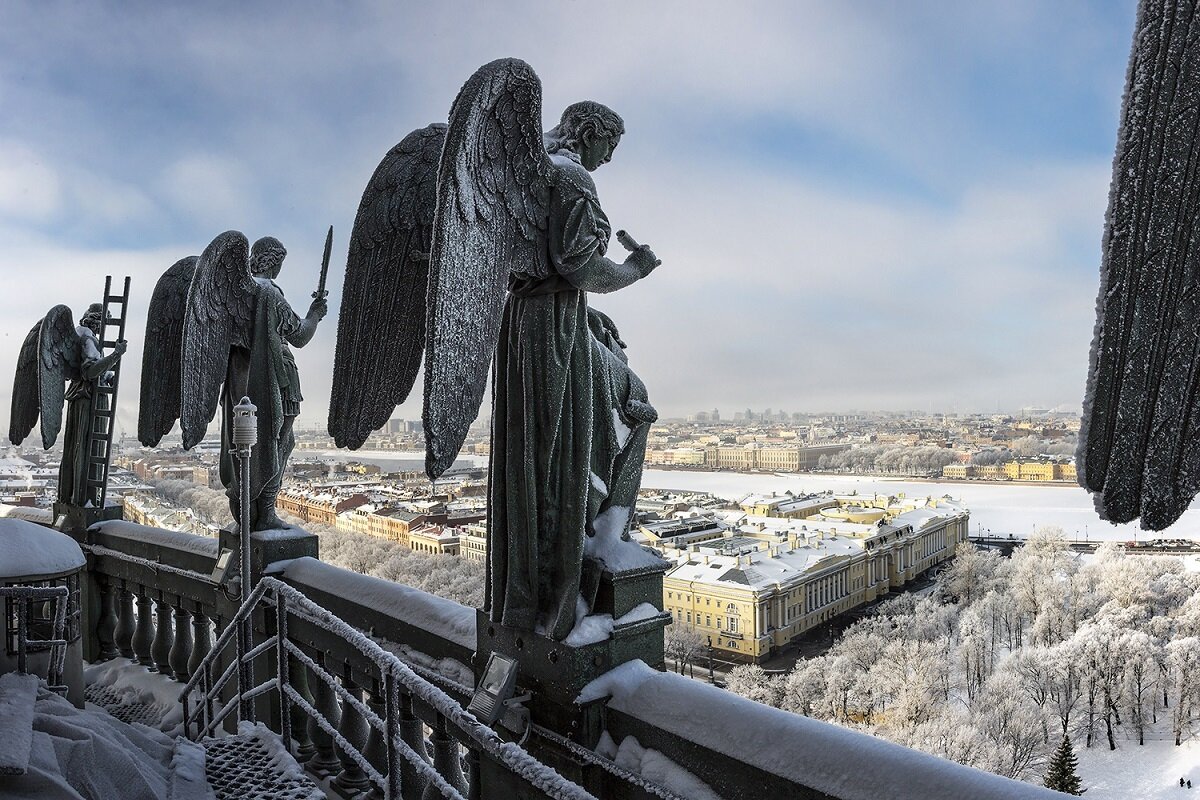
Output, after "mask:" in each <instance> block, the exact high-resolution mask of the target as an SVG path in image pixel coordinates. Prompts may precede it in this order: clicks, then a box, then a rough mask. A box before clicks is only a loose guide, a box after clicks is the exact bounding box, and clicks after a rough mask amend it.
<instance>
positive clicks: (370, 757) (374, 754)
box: [363, 681, 388, 800]
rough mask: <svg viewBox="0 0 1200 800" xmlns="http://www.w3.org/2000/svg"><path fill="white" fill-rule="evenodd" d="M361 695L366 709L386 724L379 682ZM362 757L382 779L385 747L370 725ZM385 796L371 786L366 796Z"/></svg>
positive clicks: (377, 799) (385, 765)
mask: <svg viewBox="0 0 1200 800" xmlns="http://www.w3.org/2000/svg"><path fill="white" fill-rule="evenodd" d="M363 694H364V695H365V697H366V701H367V708H369V709H371V710H372V711H373V712H375V715H376V716H378V717H379V718H380V719H382V720H384V723H385V725H386V723H387V710H386V709H385V708H384V702H383V696H382V695H383V690H382V689H381V688H380V683H379V681H372V682H371V688H369V689H364V690H363ZM363 755H364V756H365V757H366V759H367V762H368V763H369V764H370V765H371V766H372V767H374V768H375V769H377V770H379V774H380V775H383V776H384V777H386V776H387V774H388V758H387V745H386V744H385V739H384V735H383V733H381V732H380V730H379V729H378V728H376V727H375V726H374V725H371V724H370V723H368V724H367V744H366V746H365V747H364V748H363ZM386 796H387V795H386V794H384V793H383V792H382V791H380V789H379V787H378V786H376V785H374V784H372V785H371V792H370V794H368V795H367V797H368V799H369V800H384V798H385V797H386Z"/></svg>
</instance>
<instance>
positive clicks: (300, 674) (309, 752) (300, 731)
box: [287, 653, 317, 762]
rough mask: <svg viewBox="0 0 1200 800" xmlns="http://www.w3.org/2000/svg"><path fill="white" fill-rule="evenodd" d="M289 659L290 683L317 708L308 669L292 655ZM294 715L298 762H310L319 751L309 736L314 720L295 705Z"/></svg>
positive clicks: (293, 736)
mask: <svg viewBox="0 0 1200 800" xmlns="http://www.w3.org/2000/svg"><path fill="white" fill-rule="evenodd" d="M287 657H288V683H290V684H291V685H292V688H293V689H295V690H296V693H297V694H299V695H300V696H301V697H303V698H304V699H305V701H307V702H308V703H309V705H312V706H313V707H314V708H315V707H316V701H315V700H314V699H313V696H312V692H310V691H309V690H308V667H306V666H304V664H302V663H300V659H298V658H296V657H295V656H294V655H292V654H291V653H288V654H287ZM291 714H292V738H293V739H295V740H296V760H297V761H300V762H305V761H308V760H309V759H310V758H312V757H313V754H314V753H315V752H316V751H317V747H316V745H315V744H313V740H312V737H311V736H310V735H309V726H311V725H312V724H313V723H312V720H311V719H310V718H309V716H308V714H307V713H305V711H304V709H302V708H300V707H299V706H298V705H295V704H293V705H292V709H291Z"/></svg>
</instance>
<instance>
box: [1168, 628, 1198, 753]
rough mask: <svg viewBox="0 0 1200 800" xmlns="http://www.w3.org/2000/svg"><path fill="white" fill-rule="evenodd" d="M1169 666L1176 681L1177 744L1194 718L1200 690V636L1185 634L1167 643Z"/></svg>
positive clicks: (1174, 729)
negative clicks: (1197, 695)
mask: <svg viewBox="0 0 1200 800" xmlns="http://www.w3.org/2000/svg"><path fill="white" fill-rule="evenodd" d="M1166 650H1167V667H1168V669H1169V671H1170V674H1171V675H1172V676H1173V678H1174V681H1175V692H1174V694H1175V711H1174V714H1173V715H1172V722H1173V725H1172V732H1173V733H1174V734H1175V744H1176V745H1179V744H1181V743H1182V740H1183V729H1184V727H1185V726H1186V725H1187V724H1188V722H1190V721H1191V720H1192V717H1193V714H1194V711H1195V703H1196V694H1197V692H1198V690H1200V638H1198V637H1195V636H1185V637H1183V638H1181V639H1175V640H1174V641H1172V642H1168V643H1167V648H1166Z"/></svg>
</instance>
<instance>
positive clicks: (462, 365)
mask: <svg viewBox="0 0 1200 800" xmlns="http://www.w3.org/2000/svg"><path fill="white" fill-rule="evenodd" d="M551 174H552V166H551V164H550V158H549V156H547V155H546V150H545V147H544V145H543V144H542V84H541V81H540V80H538V77H537V75H536V74H535V73H534V71H533V68H532V67H530V66H529V65H528V64H526V63H525V62H524V61H519V60H517V59H501V60H499V61H493V62H491V63H490V64H486V65H484V66H482V67H480V68H479V70H477V71H476V72H475V74H474V75H472V76H471V78H470V80H468V81H467V83H466V84H465V85H464V86H463V88H462V91H460V92H459V94H458V97H457V98H455V100H454V105H453V106H452V107H451V109H450V124H449V127H448V129H447V131H446V144H445V146H444V147H443V148H442V158H441V165H440V167H439V169H438V187H437V190H438V197H437V212H436V214H435V217H434V226H433V248H432V252H431V254H430V263H429V300H428V304H429V323H428V344H427V348H426V349H427V351H428V352H427V353H426V358H425V404H424V413H423V418H424V425H425V471H426V472H427V473H428V474H429V476H430V478H436V477H438V476H439V475H441V474H442V473H443V472H445V471H446V469H447V468H449V467H450V465H451V464H453V463H454V459H455V457H456V456H457V455H458V451H459V449H460V448H461V447H462V444H463V441H464V440H465V439H466V435H467V428H468V427H469V426H470V424H471V423H472V422H473V421H474V419H475V417H476V416H477V415H478V413H479V405H480V403H481V402H482V400H483V391H484V387H485V383H486V381H487V371H488V364H489V362H490V361H491V358H492V354H493V353H494V352H495V349H496V340H497V338H498V336H499V331H500V316H501V312H502V311H503V308H504V295H505V292H506V291H507V289H508V279H509V275H510V274H511V272H512V268H513V266H514V265H519V264H524V265H528V268H529V271H531V272H539V273H540V272H543V271H544V270H545V269H547V268H548V265H547V264H546V262H547V260H548V258H549V256H548V252H549V251H548V246H547V243H546V227H547V223H548V218H549V210H548V209H549V202H550V180H551Z"/></svg>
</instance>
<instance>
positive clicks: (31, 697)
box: [0, 672, 38, 775]
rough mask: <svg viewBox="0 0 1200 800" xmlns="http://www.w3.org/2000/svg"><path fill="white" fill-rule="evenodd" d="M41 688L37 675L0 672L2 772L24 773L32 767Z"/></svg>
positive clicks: (0, 760) (0, 752) (0, 769)
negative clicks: (35, 716) (35, 712)
mask: <svg viewBox="0 0 1200 800" xmlns="http://www.w3.org/2000/svg"><path fill="white" fill-rule="evenodd" d="M37 690H38V677H37V676H36V675H30V674H28V673H19V672H6V673H4V674H3V675H0V775H24V774H25V771H26V770H28V769H29V752H30V748H32V747H33V704H34V701H36V700H37Z"/></svg>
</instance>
